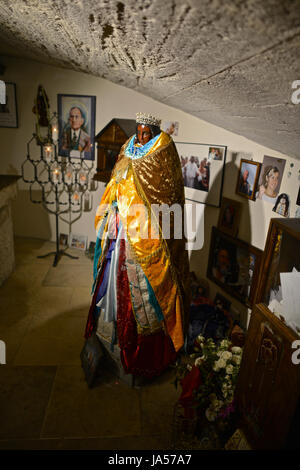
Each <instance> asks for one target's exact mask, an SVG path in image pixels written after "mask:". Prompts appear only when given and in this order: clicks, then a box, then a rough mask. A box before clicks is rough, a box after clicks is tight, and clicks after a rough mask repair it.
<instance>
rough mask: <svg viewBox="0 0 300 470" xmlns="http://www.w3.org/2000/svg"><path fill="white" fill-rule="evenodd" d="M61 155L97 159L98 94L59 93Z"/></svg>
mask: <svg viewBox="0 0 300 470" xmlns="http://www.w3.org/2000/svg"><path fill="white" fill-rule="evenodd" d="M57 109H58V121H59V155H61V156H70V157H72V158H83V159H85V160H94V159H95V147H94V136H95V117H96V96H88V95H63V94H58V95H57Z"/></svg>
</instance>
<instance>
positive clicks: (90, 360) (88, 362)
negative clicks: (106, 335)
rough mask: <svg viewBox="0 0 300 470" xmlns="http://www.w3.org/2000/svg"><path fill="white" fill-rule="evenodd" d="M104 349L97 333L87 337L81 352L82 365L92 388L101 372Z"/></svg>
mask: <svg viewBox="0 0 300 470" xmlns="http://www.w3.org/2000/svg"><path fill="white" fill-rule="evenodd" d="M103 357H104V351H103V348H102V345H101V342H100V340H99V339H98V337H97V334H96V333H92V335H91V336H90V337H89V338H87V340H86V341H85V343H84V346H83V348H82V350H81V353H80V359H81V367H82V369H83V372H84V375H85V379H86V382H87V384H88V387H89V388H92V387H93V385H94V383H95V380H96V378H97V376H98V374H99V366H100V365H101V363H102V359H103Z"/></svg>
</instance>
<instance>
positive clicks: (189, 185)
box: [175, 142, 227, 207]
mask: <svg viewBox="0 0 300 470" xmlns="http://www.w3.org/2000/svg"><path fill="white" fill-rule="evenodd" d="M175 145H176V148H177V151H178V155H179V158H180V161H181V168H182V176H183V179H184V187H185V197H186V199H189V200H191V201H195V202H202V203H204V204H207V205H210V206H215V207H220V203H221V196H222V189H223V179H224V169H225V161H226V151H227V147H226V146H224V145H212V144H192V143H185V142H176V143H175Z"/></svg>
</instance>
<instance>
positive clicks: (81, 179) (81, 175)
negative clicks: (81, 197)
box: [79, 171, 86, 184]
mask: <svg viewBox="0 0 300 470" xmlns="http://www.w3.org/2000/svg"><path fill="white" fill-rule="evenodd" d="M79 183H80V184H85V183H86V174H85V172H84V171H80V173H79Z"/></svg>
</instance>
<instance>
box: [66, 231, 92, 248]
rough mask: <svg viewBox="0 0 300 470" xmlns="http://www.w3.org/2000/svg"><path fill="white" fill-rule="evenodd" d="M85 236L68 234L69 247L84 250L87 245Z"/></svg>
mask: <svg viewBox="0 0 300 470" xmlns="http://www.w3.org/2000/svg"><path fill="white" fill-rule="evenodd" d="M87 238H88V237H87V236H86V235H78V234H76V233H71V235H70V248H76V249H77V250H82V251H85V250H86V247H87Z"/></svg>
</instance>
